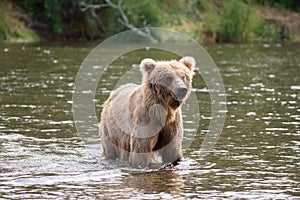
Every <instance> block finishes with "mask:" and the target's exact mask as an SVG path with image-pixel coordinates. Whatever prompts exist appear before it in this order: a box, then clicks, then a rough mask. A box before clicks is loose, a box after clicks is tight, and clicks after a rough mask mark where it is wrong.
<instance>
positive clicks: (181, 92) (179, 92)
mask: <svg viewBox="0 0 300 200" xmlns="http://www.w3.org/2000/svg"><path fill="white" fill-rule="evenodd" d="M186 94H187V88H185V87H180V88H176V89H175V96H176V98H177V99H178V100H182V99H184V98H185V96H186Z"/></svg>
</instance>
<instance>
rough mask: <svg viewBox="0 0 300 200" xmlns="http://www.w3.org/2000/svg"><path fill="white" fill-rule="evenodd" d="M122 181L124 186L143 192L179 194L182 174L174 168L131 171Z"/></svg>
mask: <svg viewBox="0 0 300 200" xmlns="http://www.w3.org/2000/svg"><path fill="white" fill-rule="evenodd" d="M123 181H124V182H123V184H124V188H136V189H138V190H139V191H140V192H142V193H144V194H156V193H168V194H180V193H181V192H182V188H183V187H184V182H183V179H182V176H181V175H180V174H179V173H178V172H176V171H174V170H162V171H152V172H147V173H145V172H142V171H141V172H140V173H133V172H132V173H130V174H129V175H128V176H127V177H125V178H124V179H123Z"/></svg>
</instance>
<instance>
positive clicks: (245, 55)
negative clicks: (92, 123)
mask: <svg viewBox="0 0 300 200" xmlns="http://www.w3.org/2000/svg"><path fill="white" fill-rule="evenodd" d="M94 46H95V44H77V45H70V44H68V45H66V44H61V43H59V44H44V43H37V44H0V83H1V84H0V199H223V198H226V199H299V198H300V128H299V126H300V106H299V102H300V101H299V100H300V73H299V72H300V70H299V69H300V56H299V55H300V48H299V47H300V45H299V44H246V45H209V46H206V47H205V48H206V49H207V51H208V53H209V54H210V55H211V57H212V58H213V59H214V61H215V63H216V64H217V66H218V68H219V70H220V73H221V75H222V78H223V81H224V85H225V89H226V93H227V96H226V97H227V103H226V104H227V113H226V120H225V124H224V128H223V131H222V134H221V136H220V138H219V140H218V142H217V144H216V145H215V147H214V150H213V151H212V152H210V153H209V154H207V155H206V156H205V157H200V156H199V149H200V147H201V143H202V141H203V140H204V138H205V135H206V134H207V132H208V131H207V130H208V125H209V122H210V119H211V111H210V105H211V99H210V98H209V92H208V90H207V88H206V86H205V83H204V82H203V80H202V78H201V76H200V75H197V74H196V75H195V77H194V83H193V86H194V89H193V92H194V93H195V94H196V95H197V96H198V97H199V98H198V99H199V102H198V103H199V108H200V114H199V117H200V122H199V128H198V129H196V130H194V131H195V132H196V133H195V134H196V135H194V137H193V141H192V142H191V144H190V145H189V146H188V147H187V148H185V149H184V156H185V160H184V161H183V162H182V163H180V164H179V165H178V166H176V167H174V168H171V169H163V170H157V169H141V170H135V169H131V168H130V167H128V165H127V163H125V162H121V161H109V160H105V159H104V158H102V156H101V151H102V150H101V145H100V141H99V139H98V138H95V140H94V142H86V141H84V140H83V138H82V137H79V136H78V134H77V131H76V128H75V126H74V121H73V113H72V103H73V101H72V94H73V92H74V91H73V85H74V80H75V77H76V73H77V71H78V69H79V66H80V64H81V62H82V61H83V59H84V58H85V57H86V56H87V54H88V53H89V52H90V50H91V49H92V48H93V47H94ZM154 54H155V52H154ZM157 54H158V55H159V56H162V57H168V56H169V57H170V55H164V54H161V53H160V52H158V53H157ZM139 55H140V56H141V57H140V58H136V59H141V58H142V57H143V56H147V55H143V54H139ZM126 58H127V59H126ZM129 58H130V56H127V57H126V56H124V57H122V59H121V60H123V61H122V62H120V61H116V62H115V63H114V67H113V70H111V72H110V71H109V70H108V72H107V77H106V78H105V79H102V80H101V84H102V86H103V87H101V86H100V87H98V89H97V92H96V93H97V94H96V98H95V100H94V101H95V105H96V112H97V115H98V116H99V114H100V111H101V109H102V106H101V104H102V103H103V101H104V100H105V99H106V98H107V96H108V94H109V92H110V91H111V90H112V89H113V88H114V85H113V84H112V83H111V80H116V79H118V78H119V77H120V76H122V73H121V72H124V66H125V69H128V67H130V66H132V64H137V63H136V60H132V59H129ZM168 59H169V58H168ZM126 67H127V68H126ZM110 73H111V74H110ZM101 84H100V85H101ZM185 106H187V108H186V109H188V105H185ZM195 121H196V119H195ZM193 123H194V122H193V120H192V121H188V120H185V122H184V125H185V132H187V133H188V132H189V131H191V129H190V128H189V124H193ZM192 131H193V130H192ZM185 139H188V138H185Z"/></svg>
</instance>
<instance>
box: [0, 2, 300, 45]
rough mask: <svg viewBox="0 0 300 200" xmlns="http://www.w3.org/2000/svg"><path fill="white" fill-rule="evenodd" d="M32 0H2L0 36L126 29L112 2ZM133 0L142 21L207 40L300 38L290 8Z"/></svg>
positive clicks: (102, 33) (78, 36)
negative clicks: (85, 7) (97, 7)
mask: <svg viewBox="0 0 300 200" xmlns="http://www.w3.org/2000/svg"><path fill="white" fill-rule="evenodd" d="M26 2H27V1H18V0H16V1H13V0H4V1H1V2H0V9H1V10H2V11H3V12H1V13H0V18H1V19H3V20H2V21H1V22H0V41H4V42H36V41H40V40H41V41H53V40H55V41H57V40H58V41H60V40H76V41H77V40H102V39H104V38H107V37H109V36H111V35H113V34H116V33H118V32H120V31H123V30H126V28H125V27H123V26H122V25H121V24H120V23H119V21H118V19H119V17H120V16H118V13H116V12H113V10H109V9H111V8H105V9H103V10H101V11H102V12H101V13H99V12H95V13H92V12H87V11H86V12H82V10H81V9H80V6H79V4H78V3H77V4H76V3H74V2H72V1H70V2H68V1H66V2H67V3H64V4H63V3H61V4H58V5H56V3H55V2H56V1H50V2H51V3H52V4H51V5H48V4H49V2H48V4H46V3H45V4H43V5H42V6H44V7H41V8H38V9H37V8H36V6H37V4H34V2H35V1H28V2H31V3H27V4H25V3H26ZM45 2H46V1H45ZM130 3H131V4H129V3H128V2H127V4H125V1H124V11H125V12H126V14H128V18H129V20H131V21H132V23H133V24H137V26H138V27H139V26H141V25H142V24H143V23H145V22H146V20H148V21H147V24H148V25H150V26H159V27H164V28H169V29H174V30H177V31H180V32H182V33H184V34H187V35H189V36H190V37H192V38H194V39H195V40H197V41H198V42H201V43H212V42H230V43H236V42H257V41H271V42H272V41H276V42H277V41H300V14H299V13H297V12H294V11H292V10H290V9H284V8H275V7H271V6H270V5H260V4H246V3H244V2H243V1H234V0H231V1H226V3H223V2H219V1H215V0H213V1H186V0H175V1H164V2H163V3H162V2H160V1H156V0H155V1H152V2H151V5H150V4H149V2H148V1H145V3H140V4H137V2H135V1H130ZM40 6H41V5H40ZM55 6H57V7H55ZM49 8H51V10H49ZM35 9H36V10H35ZM95 14H97V16H98V18H95ZM130 14H131V15H130ZM108 24H109V26H108Z"/></svg>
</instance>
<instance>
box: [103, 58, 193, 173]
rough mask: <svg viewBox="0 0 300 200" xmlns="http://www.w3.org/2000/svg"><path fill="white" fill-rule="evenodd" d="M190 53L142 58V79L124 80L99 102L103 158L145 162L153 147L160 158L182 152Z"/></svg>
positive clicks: (167, 159)
mask: <svg viewBox="0 0 300 200" xmlns="http://www.w3.org/2000/svg"><path fill="white" fill-rule="evenodd" d="M195 64H196V62H195V59H194V58H192V57H183V58H181V59H180V60H179V61H176V60H171V61H155V60H153V59H150V58H146V59H144V60H142V62H141V64H140V68H141V71H142V74H143V78H142V84H141V85H136V84H132V83H129V84H125V85H122V86H121V87H119V88H118V89H117V90H116V91H114V92H112V93H111V95H110V97H109V98H108V99H107V100H106V102H105V103H104V107H103V110H102V113H101V121H100V129H99V134H100V136H101V141H102V146H103V153H104V156H105V157H106V158H107V159H116V158H121V159H124V160H128V161H129V164H130V165H131V166H132V167H135V168H137V167H139V168H140V167H146V166H148V165H149V162H150V161H151V159H152V158H153V155H154V152H158V153H159V154H160V155H161V156H162V161H163V162H164V163H177V162H178V161H180V160H181V159H182V158H183V155H182V150H181V146H182V144H181V143H182V137H183V123H182V115H181V106H182V104H183V103H184V102H185V101H186V99H187V97H188V96H189V94H190V92H191V83H192V77H193V69H194V67H195Z"/></svg>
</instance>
